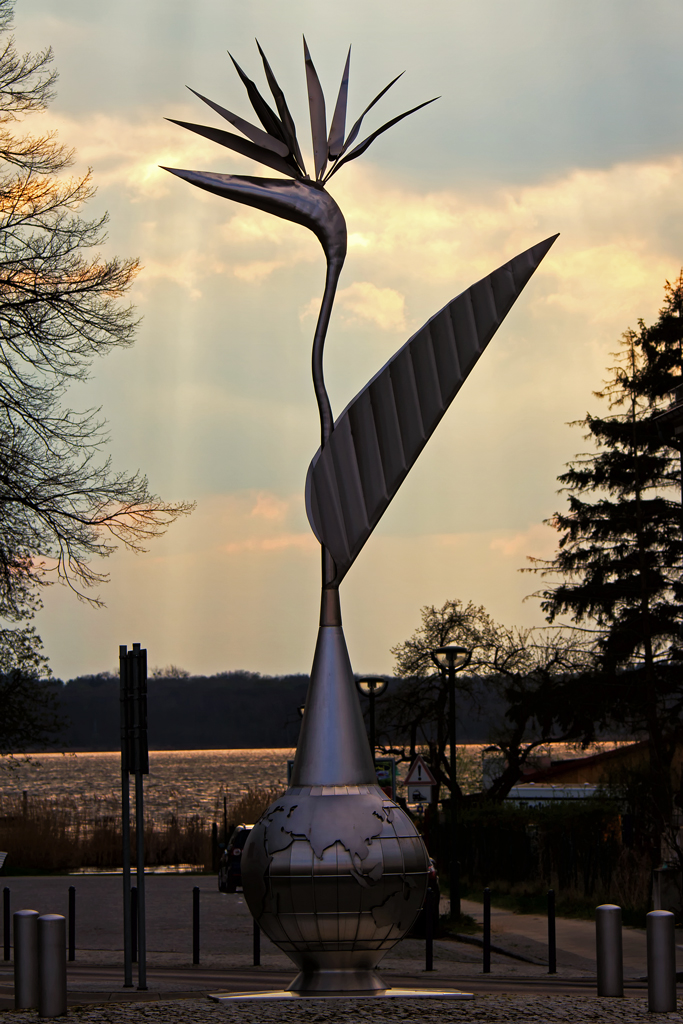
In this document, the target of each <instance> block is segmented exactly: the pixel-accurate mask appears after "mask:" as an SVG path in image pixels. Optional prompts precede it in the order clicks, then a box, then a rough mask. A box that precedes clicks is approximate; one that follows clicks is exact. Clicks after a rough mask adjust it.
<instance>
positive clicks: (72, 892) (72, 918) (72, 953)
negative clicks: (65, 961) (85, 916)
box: [69, 885, 76, 960]
mask: <svg viewBox="0 0 683 1024" xmlns="http://www.w3.org/2000/svg"><path fill="white" fill-rule="evenodd" d="M75 959H76V886H75V885H70V886H69V960H75Z"/></svg>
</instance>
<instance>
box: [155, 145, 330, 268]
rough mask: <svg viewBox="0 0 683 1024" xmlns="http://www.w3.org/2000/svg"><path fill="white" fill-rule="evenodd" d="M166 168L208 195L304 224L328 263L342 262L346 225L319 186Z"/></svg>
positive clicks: (280, 179) (279, 179) (326, 193)
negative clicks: (211, 193)
mask: <svg viewBox="0 0 683 1024" xmlns="http://www.w3.org/2000/svg"><path fill="white" fill-rule="evenodd" d="M247 145H249V143H247ZM163 169H164V170H165V171H170V173H171V174H176V175H177V176H178V177H179V178H183V179H184V180H185V181H189V182H190V183H191V184H192V185H197V187H198V188H203V189H206V191H207V192H213V193H214V194H215V195H218V196H223V197H224V198H225V199H232V200H233V201H234V202H236V203H244V205H245V206H255V207H256V208H257V209H259V210H264V211H265V212H266V213H272V214H275V216H276V217H282V218H284V219H285V220H291V221H294V222H295V223H297V224H303V225H304V227H307V228H310V230H311V231H312V232H313V233H314V234H315V235H316V236H317V237H318V239H319V241H320V244H321V245H322V247H323V249H324V250H325V255H326V256H327V260H328V263H332V262H337V263H338V262H340V261H342V262H343V260H344V256H345V255H346V222H345V220H344V216H343V214H342V212H341V210H340V209H339V207H338V206H337V204H336V203H335V201H334V199H333V198H332V196H331V195H330V194H329V192H325V190H324V189H323V188H321V187H320V186H319V185H315V184H314V183H313V182H307V181H287V180H285V179H284V178H250V177H247V176H241V175H237V174H214V173H212V172H210V171H184V170H178V168H175V167H164V168H163Z"/></svg>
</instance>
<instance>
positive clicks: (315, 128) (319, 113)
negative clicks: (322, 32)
mask: <svg viewBox="0 0 683 1024" xmlns="http://www.w3.org/2000/svg"><path fill="white" fill-rule="evenodd" d="M304 60H305V62H306V85H307V86H308V106H309V109H310V112H311V137H312V139H313V160H314V162H315V176H316V179H317V180H318V181H320V179H321V178H322V176H323V174H324V173H325V167H326V166H327V122H326V118H325V97H324V96H323V90H322V86H321V85H320V79H319V78H318V74H317V72H316V70H315V68H314V67H313V61H312V60H311V55H310V53H309V52H308V45H307V43H306V40H305V39H304Z"/></svg>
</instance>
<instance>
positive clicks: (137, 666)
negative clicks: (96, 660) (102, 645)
mask: <svg viewBox="0 0 683 1024" xmlns="http://www.w3.org/2000/svg"><path fill="white" fill-rule="evenodd" d="M119 658H120V664H121V776H122V779H121V783H122V784H121V794H122V800H121V803H122V814H123V935H124V938H123V941H124V976H125V977H124V986H125V987H131V986H132V984H133V974H132V970H133V969H132V944H131V888H130V792H129V781H128V778H129V775H130V773H131V772H133V774H134V775H135V836H136V844H135V845H136V851H135V859H136V869H137V910H138V913H137V947H138V948H137V952H138V989H140V990H141V991H143V992H144V991H146V989H147V942H146V932H145V811H144V797H143V788H142V776H143V775H148V774H149V752H148V748H147V651H145V650H141V648H140V644H133V649H132V651H129V650H128V649H127V648H126V647H125V646H122V647H120V648H119Z"/></svg>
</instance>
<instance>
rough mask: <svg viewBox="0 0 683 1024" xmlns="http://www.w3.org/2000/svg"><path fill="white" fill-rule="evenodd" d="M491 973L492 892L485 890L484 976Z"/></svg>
mask: <svg viewBox="0 0 683 1024" xmlns="http://www.w3.org/2000/svg"><path fill="white" fill-rule="evenodd" d="M490 973H491V890H490V889H489V888H488V887H487V888H486V889H484V974H490Z"/></svg>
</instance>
